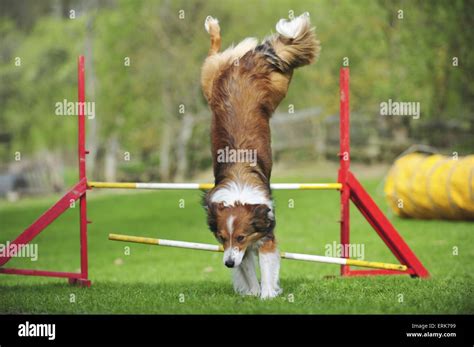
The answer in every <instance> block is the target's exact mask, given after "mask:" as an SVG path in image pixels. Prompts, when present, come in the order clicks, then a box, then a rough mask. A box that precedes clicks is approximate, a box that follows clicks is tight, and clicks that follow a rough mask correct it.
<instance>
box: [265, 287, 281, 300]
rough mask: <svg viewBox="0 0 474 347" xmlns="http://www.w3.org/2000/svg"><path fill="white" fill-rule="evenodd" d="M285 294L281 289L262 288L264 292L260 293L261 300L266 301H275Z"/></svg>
mask: <svg viewBox="0 0 474 347" xmlns="http://www.w3.org/2000/svg"><path fill="white" fill-rule="evenodd" d="M281 293H283V289H281V288H280V287H276V288H273V287H262V292H261V293H260V299H262V300H266V299H273V298H276V297H277V296H278V295H280V294H281Z"/></svg>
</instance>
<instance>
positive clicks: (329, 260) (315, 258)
mask: <svg viewBox="0 0 474 347" xmlns="http://www.w3.org/2000/svg"><path fill="white" fill-rule="evenodd" d="M109 240H112V241H123V242H134V243H142V244H145V245H154V246H166V247H176V248H186V249H194V250H200V251H210V252H224V248H223V247H222V246H221V245H211V244H208V243H198V242H186V241H176V240H165V239H153V238H150V237H139V236H130V235H120V234H109ZM280 257H282V258H283V259H292V260H303V261H311V262H315V263H326V264H339V265H354V266H360V267H369V268H374V269H387V270H398V271H406V270H407V267H406V266H405V265H400V264H389V263H379V262H375V261H365V260H358V259H349V258H335V257H326V256H322V255H313V254H302V253H289V252H280Z"/></svg>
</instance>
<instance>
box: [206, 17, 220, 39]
mask: <svg viewBox="0 0 474 347" xmlns="http://www.w3.org/2000/svg"><path fill="white" fill-rule="evenodd" d="M204 28H206V31H207V32H208V33H209V34H210V35H216V34H219V33H220V31H221V28H220V26H219V21H218V20H217V18H213V17H211V16H207V17H206V20H205V21H204Z"/></svg>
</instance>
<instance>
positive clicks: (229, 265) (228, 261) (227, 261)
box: [225, 260, 235, 267]
mask: <svg viewBox="0 0 474 347" xmlns="http://www.w3.org/2000/svg"><path fill="white" fill-rule="evenodd" d="M234 264H235V263H234V261H233V260H226V261H225V266H227V267H234Z"/></svg>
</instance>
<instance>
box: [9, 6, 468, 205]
mask: <svg viewBox="0 0 474 347" xmlns="http://www.w3.org/2000/svg"><path fill="white" fill-rule="evenodd" d="M304 11H309V12H310V14H311V19H312V22H313V23H314V24H315V25H316V27H317V29H316V30H317V34H318V36H319V38H320V40H321V45H322V52H321V56H320V59H319V61H318V62H317V63H316V64H314V65H311V66H309V67H305V68H303V69H301V70H299V71H296V72H295V75H294V78H293V81H292V85H291V87H290V88H289V93H288V96H287V97H286V99H284V100H283V102H282V104H281V105H280V107H279V109H278V110H277V112H276V114H275V116H274V118H273V120H272V137H273V151H274V157H275V161H276V163H277V165H279V166H281V167H291V166H294V165H299V163H303V162H304V163H308V164H309V165H319V164H321V165H322V166H327V165H331V162H334V163H336V161H337V160H338V157H337V156H336V153H337V152H338V146H339V125H338V108H339V99H338V79H339V68H340V67H341V66H342V65H343V61H344V58H346V57H347V58H348V59H349V66H350V68H351V93H352V95H351V109H352V118H351V122H352V124H351V126H352V129H351V136H352V159H353V160H354V161H355V162H356V163H357V162H359V163H361V164H364V166H365V167H370V166H371V165H380V164H383V163H386V164H387V165H388V164H390V163H391V162H392V161H393V160H394V159H395V158H396V157H397V156H398V155H399V154H400V153H402V152H403V151H405V150H406V149H407V148H408V147H410V146H411V145H413V144H424V145H428V146H431V147H433V148H435V149H437V150H438V151H440V152H442V153H444V154H451V153H452V152H457V153H459V155H465V154H469V153H473V150H474V136H473V134H474V76H473V72H474V53H473V50H472V43H473V42H474V34H473V33H474V31H473V30H472V25H473V24H472V23H474V2H473V1H461V0H453V1H449V2H447V1H383V0H360V1H350V0H345V1H343V0H331V1H328V0H326V1H315V0H311V1H302V0H298V1H290V0H271V1H270V0H260V1H249V0H243V1H234V0H230V1H221V0H216V1H213V0H206V1H204V0H192V1H191V0H182V1H179V0H177V1H170V0H146V1H145V0H143V1H130V0H129V1H126V0H102V1H98V0H89V1H74V0H63V1H61V0H43V1H35V0H2V1H0V40H1V45H0V81H1V82H0V105H1V106H0V197H3V198H5V197H6V198H9V199H11V200H14V199H17V198H19V197H22V196H26V195H32V194H44V193H49V192H54V191H61V190H63V189H65V188H66V187H67V186H70V185H72V184H73V183H74V182H75V181H76V179H77V169H76V165H77V155H76V152H77V149H76V146H77V139H76V137H77V136H76V134H77V119H76V117H75V116H58V115H56V114H55V105H56V103H57V102H62V101H63V100H64V99H67V100H68V101H76V100H77V85H76V83H77V80H76V79H77V71H76V68H77V67H76V64H77V56H78V55H81V54H84V55H85V56H86V89H87V97H86V99H87V100H88V101H94V102H95V112H96V116H95V118H94V119H88V120H87V122H86V124H87V144H88V145H87V148H88V149H89V150H90V155H89V156H88V176H89V177H90V179H93V180H107V181H116V180H120V181H184V180H196V179H199V178H200V177H203V176H202V175H203V173H204V176H205V177H206V179H205V180H206V181H209V180H210V179H211V177H212V176H211V175H210V174H208V173H209V169H210V167H211V156H210V147H209V124H210V112H209V110H208V107H207V104H206V102H205V100H204V98H203V96H202V93H201V90H200V84H199V80H200V67H201V64H202V62H203V60H204V59H205V57H206V54H207V50H208V47H209V38H208V35H207V33H206V32H205V30H204V25H203V23H204V19H205V18H206V16H207V15H213V16H215V17H217V18H219V20H220V23H221V30H222V37H223V48H226V47H228V46H229V45H231V44H232V43H233V42H235V43H237V42H239V41H240V40H242V39H243V38H245V37H248V36H255V37H257V38H259V39H263V38H264V37H265V36H266V35H269V34H271V33H272V32H274V27H275V23H276V22H277V20H278V19H280V18H288V16H291V15H292V14H294V15H295V16H297V15H299V14H301V13H302V12H304ZM400 11H401V12H400ZM389 99H392V100H393V101H410V102H420V106H421V117H420V118H419V119H413V117H387V116H381V115H380V104H381V103H382V102H386V101H388V100H389ZM277 167H278V166H277Z"/></svg>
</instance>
